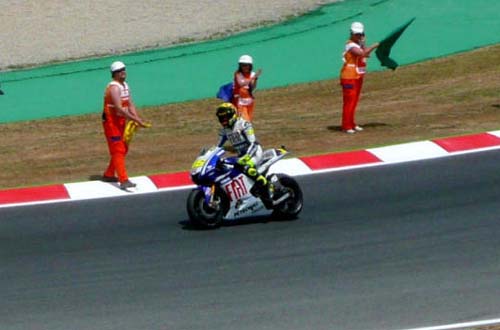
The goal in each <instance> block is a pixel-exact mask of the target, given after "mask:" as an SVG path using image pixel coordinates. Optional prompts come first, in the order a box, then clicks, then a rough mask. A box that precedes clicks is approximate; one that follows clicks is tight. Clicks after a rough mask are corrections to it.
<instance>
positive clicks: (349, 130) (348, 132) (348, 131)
mask: <svg viewBox="0 0 500 330" xmlns="http://www.w3.org/2000/svg"><path fill="white" fill-rule="evenodd" d="M345 132H346V133H347V134H354V133H356V131H355V130H353V129H348V130H347V131H345Z"/></svg>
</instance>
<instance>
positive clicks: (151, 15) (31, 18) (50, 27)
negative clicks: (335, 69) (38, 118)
mask: <svg viewBox="0 0 500 330" xmlns="http://www.w3.org/2000/svg"><path fill="white" fill-rule="evenodd" d="M332 2H335V0H330V1H327V0H273V1H269V0H252V1H234V0H215V1H213V0H183V1H179V0H145V1H136V0H120V1H118V0H107V1H100V0H99V1H98V0H87V1H66V0H47V1H38V0H5V1H2V9H1V11H0V40H1V43H0V45H1V46H0V49H1V55H0V70H6V69H13V68H18V67H24V66H30V65H37V64H44V63H50V62H54V61H65V60H69V59H79V58H85V57H93V56H100V55H110V54H117V53H123V52H128V51H133V50H142V49H148V48H155V47H163V46H168V45H171V44H175V43H183V42H192V41H196V40H204V39H207V38H213V37H217V36H224V35H228V34H231V33H234V32H238V31H243V30H247V29H250V28H254V27H257V26H260V25H263V24H271V23H274V22H279V21H282V20H284V19H287V18H290V17H293V16H297V15H300V14H303V13H305V12H307V11H309V10H312V9H315V8H317V7H318V6H320V5H323V4H327V3H332Z"/></svg>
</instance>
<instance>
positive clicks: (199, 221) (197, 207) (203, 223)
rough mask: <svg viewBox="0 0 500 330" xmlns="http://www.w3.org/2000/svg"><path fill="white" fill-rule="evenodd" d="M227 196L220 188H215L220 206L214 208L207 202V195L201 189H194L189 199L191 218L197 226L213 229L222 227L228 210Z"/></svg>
mask: <svg viewBox="0 0 500 330" xmlns="http://www.w3.org/2000/svg"><path fill="white" fill-rule="evenodd" d="M226 200H227V199H226V198H225V196H224V195H223V194H222V193H221V191H220V190H218V189H216V190H215V195H214V201H215V202H217V203H218V207H216V208H212V207H210V206H208V205H207V204H206V203H205V195H204V194H203V192H202V191H201V190H199V189H193V190H192V191H191V192H190V193H189V196H188V199H187V205H186V208H187V212H188V215H189V220H190V221H191V223H192V224H193V225H194V226H196V227H202V228H206V229H213V228H217V227H220V225H221V224H222V219H223V217H224V214H225V213H226V211H227V206H226V204H227V203H226Z"/></svg>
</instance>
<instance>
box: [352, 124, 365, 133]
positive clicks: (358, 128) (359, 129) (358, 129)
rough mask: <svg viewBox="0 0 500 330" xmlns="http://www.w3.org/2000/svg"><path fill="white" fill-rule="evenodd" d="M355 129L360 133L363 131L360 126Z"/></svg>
mask: <svg viewBox="0 0 500 330" xmlns="http://www.w3.org/2000/svg"><path fill="white" fill-rule="evenodd" d="M354 129H355V130H356V131H358V132H361V131H363V127H361V126H358V125H356V127H354Z"/></svg>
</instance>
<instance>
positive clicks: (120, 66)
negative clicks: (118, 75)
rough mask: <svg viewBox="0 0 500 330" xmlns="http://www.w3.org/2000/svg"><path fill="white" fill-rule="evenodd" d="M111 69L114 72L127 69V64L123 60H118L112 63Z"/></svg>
mask: <svg viewBox="0 0 500 330" xmlns="http://www.w3.org/2000/svg"><path fill="white" fill-rule="evenodd" d="M109 69H110V70H111V73H114V72H116V71H120V70H123V69H125V64H124V63H123V62H120V61H116V62H113V63H111V67H110V68H109Z"/></svg>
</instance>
